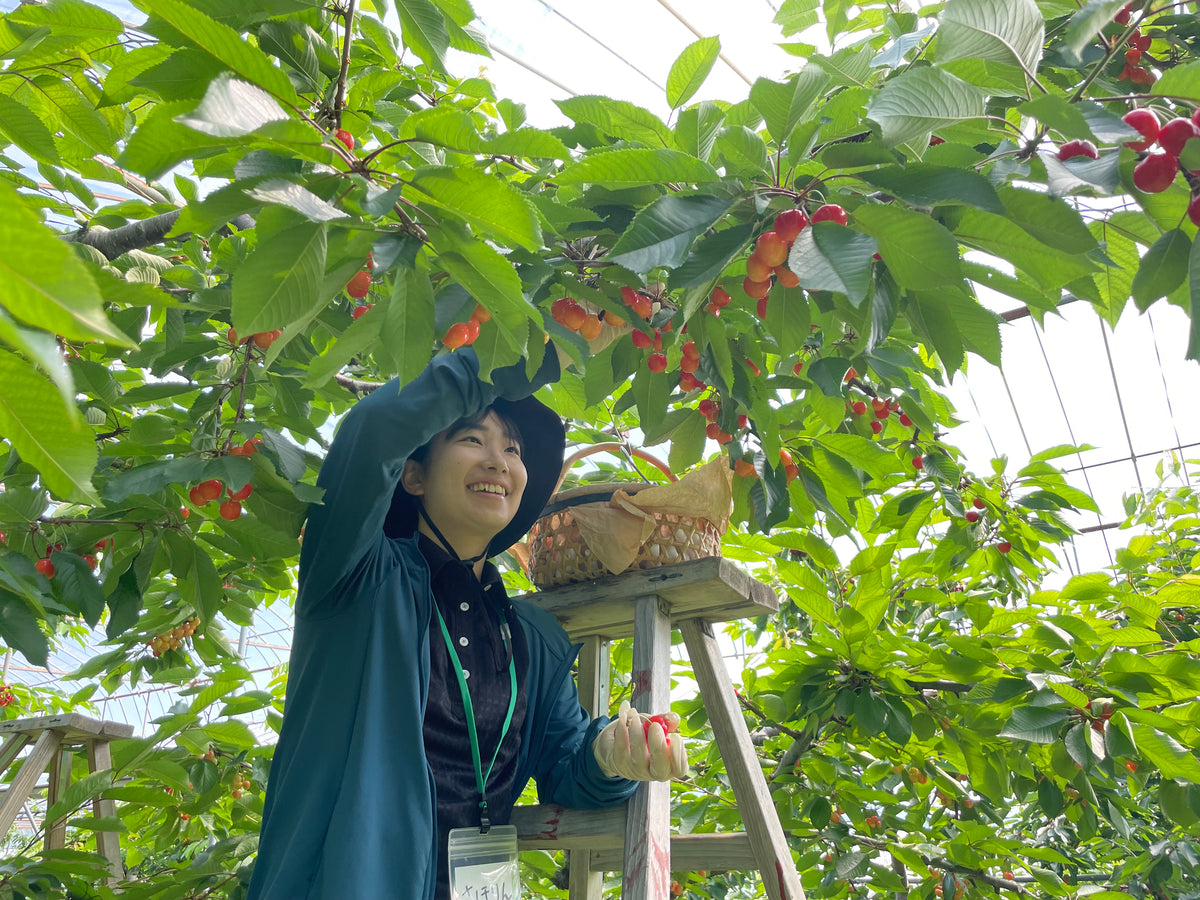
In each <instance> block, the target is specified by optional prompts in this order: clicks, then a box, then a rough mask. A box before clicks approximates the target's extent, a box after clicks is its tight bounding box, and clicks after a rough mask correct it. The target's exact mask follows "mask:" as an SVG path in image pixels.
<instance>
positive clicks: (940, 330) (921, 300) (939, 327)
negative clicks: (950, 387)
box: [908, 289, 966, 474]
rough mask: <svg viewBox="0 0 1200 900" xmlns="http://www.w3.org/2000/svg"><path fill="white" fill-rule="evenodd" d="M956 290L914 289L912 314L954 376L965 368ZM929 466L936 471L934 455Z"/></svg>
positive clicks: (911, 319)
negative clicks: (952, 301)
mask: <svg viewBox="0 0 1200 900" xmlns="http://www.w3.org/2000/svg"><path fill="white" fill-rule="evenodd" d="M953 293H955V292H954V291H953V290H952V289H945V290H942V291H936V292H935V291H914V292H913V294H912V295H911V298H910V303H909V308H908V317H909V320H910V321H911V322H912V323H913V325H914V326H916V328H917V331H918V333H919V334H921V335H922V337H923V338H924V340H925V342H926V344H927V346H929V347H930V348H931V349H932V350H933V351H934V352H935V353H936V354H937V355H938V358H939V359H940V360H941V361H942V365H943V366H945V367H946V371H947V372H948V373H949V374H951V375H953V374H954V373H955V372H956V371H957V370H958V369H961V368H962V364H963V356H964V353H965V352H966V351H965V350H964V348H963V340H962V335H961V334H960V333H959V331H958V326H957V325H956V324H955V322H954V318H953V317H952V316H951V315H950V311H949V300H948V297H949V296H950V295H951V294H953ZM925 469H926V471H929V472H930V474H936V473H935V472H934V470H932V469H931V468H930V458H929V457H928V456H926V458H925Z"/></svg>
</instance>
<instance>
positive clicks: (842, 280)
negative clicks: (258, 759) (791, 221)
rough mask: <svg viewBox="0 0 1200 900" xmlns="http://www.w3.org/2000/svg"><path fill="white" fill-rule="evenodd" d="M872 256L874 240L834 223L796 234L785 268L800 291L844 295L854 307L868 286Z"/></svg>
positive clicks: (859, 301)
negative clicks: (793, 277)
mask: <svg viewBox="0 0 1200 900" xmlns="http://www.w3.org/2000/svg"><path fill="white" fill-rule="evenodd" d="M874 253H875V240H874V238H872V237H870V236H868V235H865V234H860V233H859V232H857V231H854V230H852V229H850V228H847V227H845V226H844V225H838V224H836V223H834V222H817V223H816V224H815V225H812V226H811V227H809V228H805V229H804V230H803V231H802V232H800V236H799V237H797V238H796V241H795V243H793V244H792V249H791V250H790V251H789V252H788V261H787V266H788V268H789V269H791V270H792V271H793V272H795V273H796V276H797V277H798V278H799V279H800V285H801V287H804V288H807V289H808V290H816V291H835V292H837V293H840V294H845V295H846V296H847V297H848V298H849V300H850V302H851V303H852V304H853V305H854V306H856V307H857V306H858V305H860V304H861V303H862V301H863V300H864V299H865V298H866V296H867V290H868V289H869V288H870V286H871V256H872V254H874Z"/></svg>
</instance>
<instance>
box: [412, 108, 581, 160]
mask: <svg viewBox="0 0 1200 900" xmlns="http://www.w3.org/2000/svg"><path fill="white" fill-rule="evenodd" d="M398 136H399V137H400V138H401V139H402V140H410V139H416V140H418V141H424V142H426V143H429V144H433V145H435V146H438V147H445V148H447V149H450V150H456V151H459V152H462V153H479V152H481V151H482V150H483V147H484V141H483V138H482V137H480V135H479V129H478V128H476V127H475V123H474V121H473V120H472V119H471V117H470V116H469V115H468V114H467V113H465V112H463V111H462V110H461V109H457V108H455V107H453V106H435V107H432V108H431V109H422V110H419V111H417V112H415V113H413V114H412V115H410V116H408V118H406V119H405V120H404V122H403V123H402V124H401V126H400V130H399V132H398ZM547 137H550V136H549V135H547ZM551 140H553V138H551ZM560 143H561V142H560ZM563 158H564V159H565V158H566V157H563Z"/></svg>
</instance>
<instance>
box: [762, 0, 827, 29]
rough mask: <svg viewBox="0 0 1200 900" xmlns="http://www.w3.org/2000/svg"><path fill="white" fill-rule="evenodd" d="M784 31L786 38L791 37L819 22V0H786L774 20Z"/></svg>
mask: <svg viewBox="0 0 1200 900" xmlns="http://www.w3.org/2000/svg"><path fill="white" fill-rule="evenodd" d="M773 21H774V22H775V24H776V25H778V26H780V28H781V29H782V30H783V36H784V37H791V36H792V35H793V34H798V33H799V32H801V31H804V30H805V29H806V28H810V27H812V26H813V25H816V24H817V23H818V22H819V19H818V18H817V0H784V2H783V4H782V5H781V6H780V7H779V11H778V12H777V13H775V18H774V20H773Z"/></svg>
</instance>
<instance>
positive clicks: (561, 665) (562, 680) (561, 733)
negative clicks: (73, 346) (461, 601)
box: [514, 602, 638, 809]
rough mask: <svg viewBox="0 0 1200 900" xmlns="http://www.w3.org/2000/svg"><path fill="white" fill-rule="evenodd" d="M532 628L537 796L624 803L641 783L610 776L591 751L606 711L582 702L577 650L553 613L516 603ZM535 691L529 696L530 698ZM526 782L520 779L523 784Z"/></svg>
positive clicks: (575, 803) (581, 803)
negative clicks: (592, 711)
mask: <svg viewBox="0 0 1200 900" xmlns="http://www.w3.org/2000/svg"><path fill="white" fill-rule="evenodd" d="M514 606H516V607H517V609H518V614H519V615H521V616H522V617H523V618H524V619H525V620H526V621H527V622H528V623H529V625H530V627H531V628H532V629H533V631H532V634H534V635H535V636H536V639H535V642H534V643H532V644H531V646H530V653H531V667H530V688H529V689H530V691H536V698H537V703H536V716H535V719H534V721H533V722H531V723H530V725H529V727H530V734H529V735H528V738H529V740H530V767H529V769H528V770H527V771H528V772H529V773H530V774H532V776H533V778H534V779H535V780H536V781H537V790H538V801H539V802H541V803H557V804H558V805H559V806H567V807H573V808H576V809H597V808H599V807H602V806H614V805H616V804H618V803H621V802H623V801H625V800H627V799H629V797H630V796H631V795H632V794H633V792H634V791H635V790H637V785H638V783H637V782H636V781H629V780H628V779H625V778H609V777H608V776H607V775H605V774H604V772H603V771H601V769H600V764H599V763H597V762H596V757H595V754H593V753H592V743H593V742H594V741H595V740H596V735H598V734H599V733H600V731H601V729H603V728H604V726H605V725H607V724H608V722H609V719H608V717H607V716H601V717H600V718H598V719H594V720H593V719H590V718H589V716H588V714H587V711H586V710H585V709H584V708H583V706H582V705H581V704H580V702H579V690H578V688H576V686H575V679H574V678H573V677H572V675H571V667H572V665H573V664H574V662H575V657H576V656H577V655H578V653H579V647H578V646H573V645H572V644H571V641H570V639H569V638H568V637H567V634H566V632H565V631H563V629H562V626H560V625H559V624H558V622H557V621H555V619H554V617H553V616H552V615H550V614H549V613H547V612H546V611H545V610H542V609H540V608H538V607H535V606H534V605H533V604H531V603H524V602H522V603H520V604H519V606H518V604H516V603H514ZM532 699H533V698H532V697H531V701H532ZM523 786H524V782H521V783H520V784H518V785H517V787H518V788H522V787H523Z"/></svg>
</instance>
